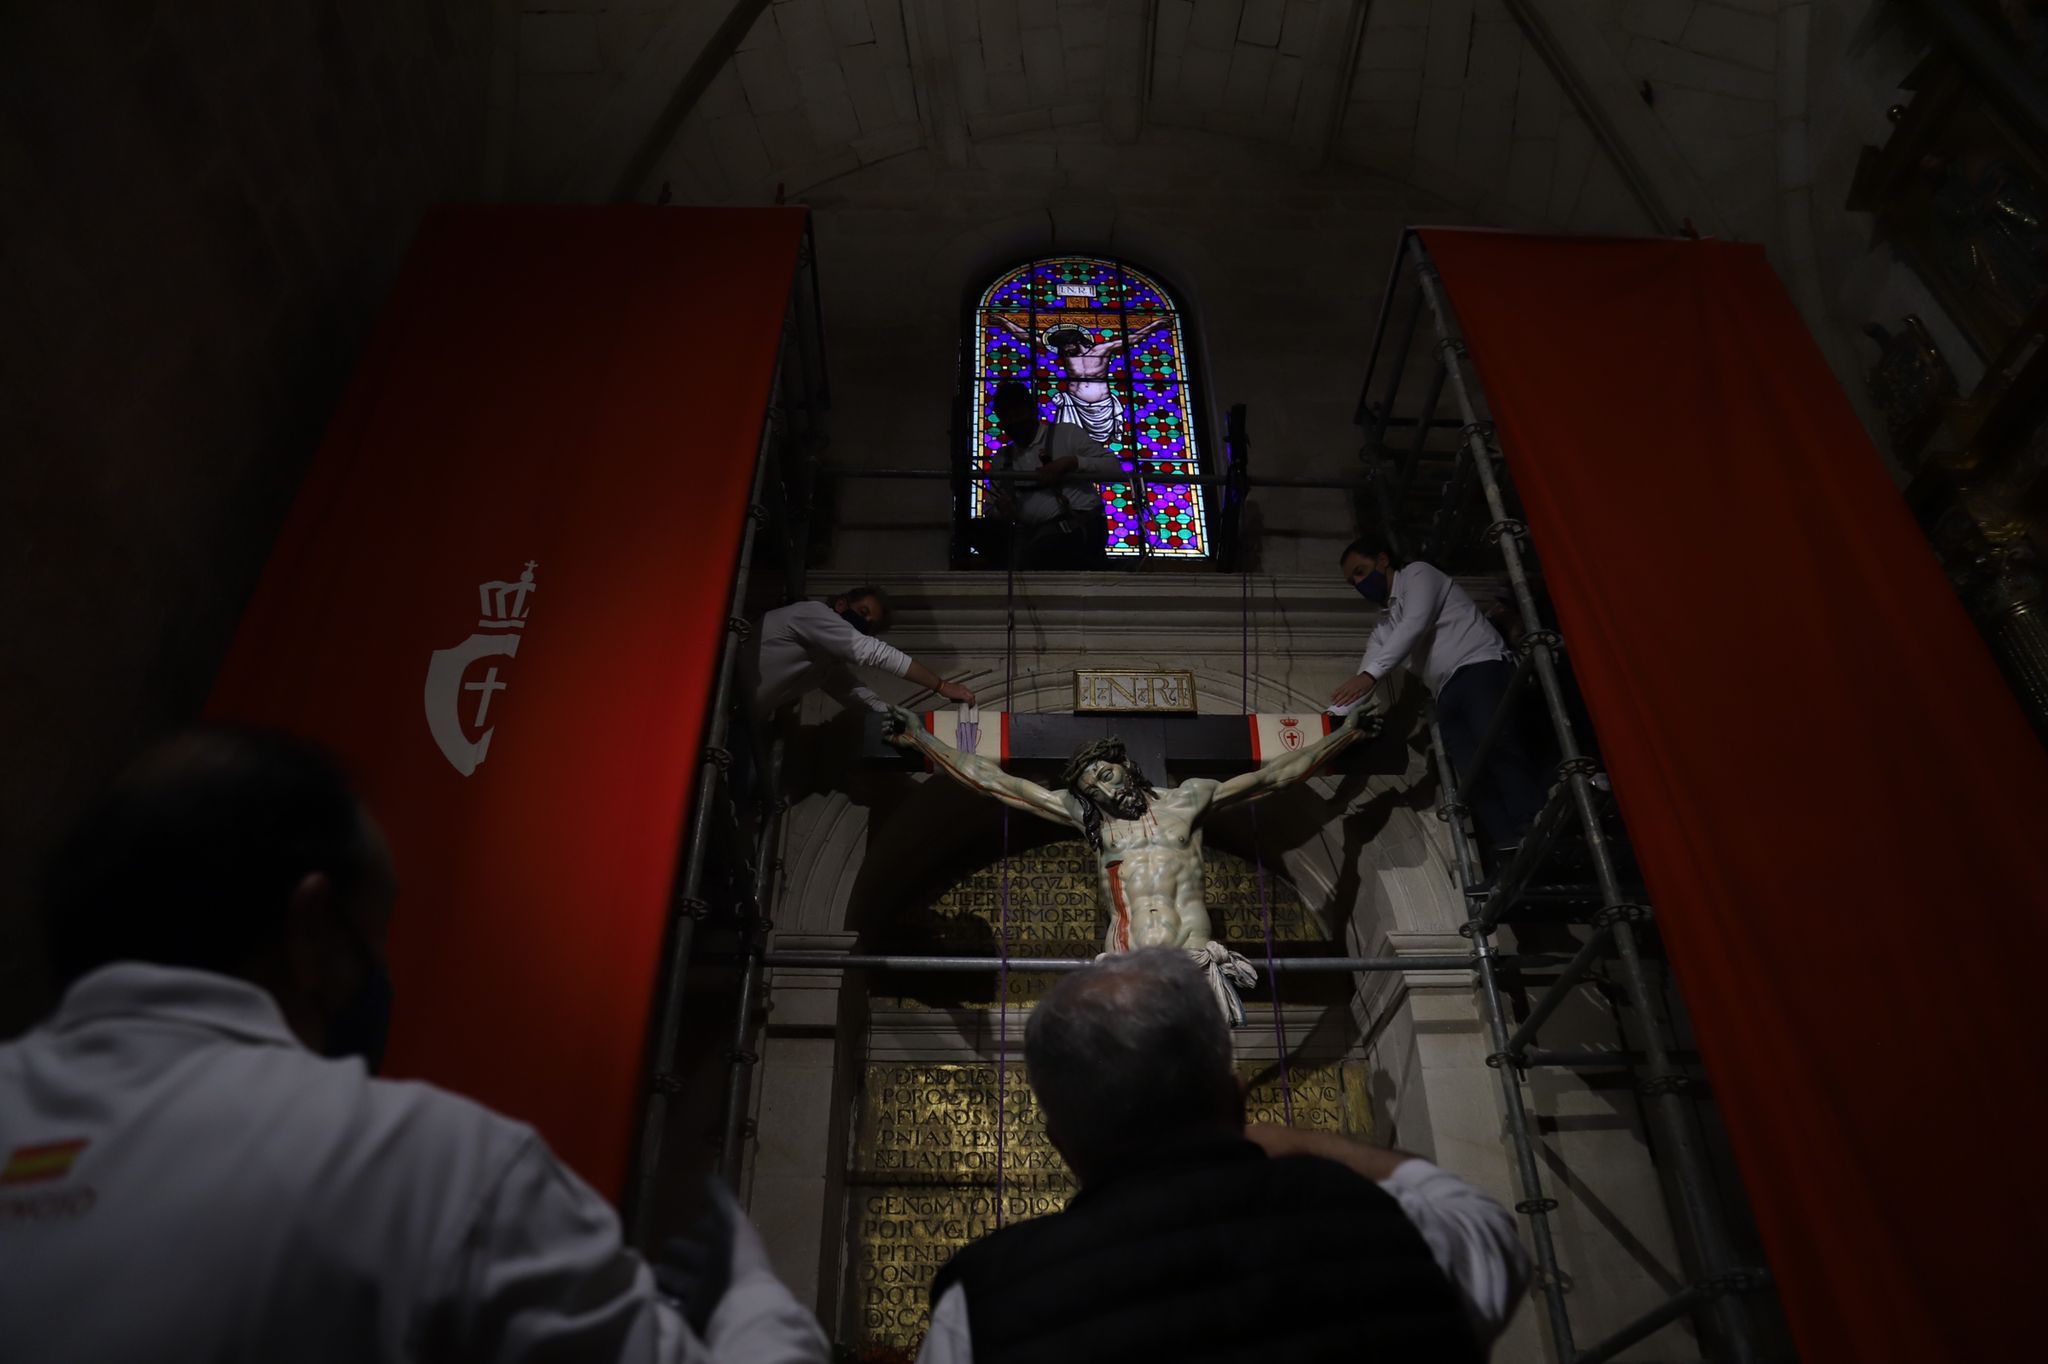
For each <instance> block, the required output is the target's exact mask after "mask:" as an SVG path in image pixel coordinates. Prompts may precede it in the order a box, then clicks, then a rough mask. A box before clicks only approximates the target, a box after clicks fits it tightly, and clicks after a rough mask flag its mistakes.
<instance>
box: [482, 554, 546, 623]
mask: <svg viewBox="0 0 2048 1364" xmlns="http://www.w3.org/2000/svg"><path fill="white" fill-rule="evenodd" d="M539 567H540V564H539V563H537V562H536V561H534V560H532V559H528V560H527V561H526V571H525V572H524V573H522V574H520V575H519V581H518V582H516V583H479V584H477V589H476V591H477V599H478V600H479V601H480V602H482V604H483V613H484V614H483V619H481V620H479V621H478V622H477V623H476V625H477V628H478V629H479V630H523V629H525V628H526V599H527V597H528V596H529V595H531V594H532V592H533V570H535V569H536V568H539Z"/></svg>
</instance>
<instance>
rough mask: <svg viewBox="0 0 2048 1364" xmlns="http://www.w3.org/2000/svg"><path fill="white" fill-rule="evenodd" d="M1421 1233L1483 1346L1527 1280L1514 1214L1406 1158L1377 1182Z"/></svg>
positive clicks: (1512, 1307)
mask: <svg viewBox="0 0 2048 1364" xmlns="http://www.w3.org/2000/svg"><path fill="white" fill-rule="evenodd" d="M1380 1187H1381V1188H1382V1189H1385V1190H1386V1191H1387V1192H1388V1193H1390V1194H1392V1195H1393V1196H1394V1199H1395V1201H1396V1202H1398V1203H1399V1204H1400V1205H1401V1211H1402V1212H1404V1213H1406V1214H1407V1215H1408V1220H1409V1221H1410V1222H1412V1223H1414V1224H1415V1229H1416V1230H1417V1231H1419V1232H1421V1233H1422V1239H1423V1241H1424V1242H1426V1243H1427V1244H1428V1246H1429V1253H1430V1256H1431V1258H1433V1259H1434V1260H1435V1261H1436V1263H1437V1267H1438V1268H1439V1269H1441V1270H1443V1272H1444V1274H1445V1276H1446V1277H1448V1278H1449V1279H1450V1281H1451V1285H1452V1287H1454V1288H1456V1289H1457V1290H1458V1297H1459V1299H1460V1300H1461V1301H1462V1302H1463V1303H1464V1305H1465V1314H1466V1317H1467V1318H1468V1319H1469V1320H1470V1321H1471V1323H1472V1329H1473V1330H1474V1331H1475V1332H1477V1333H1478V1336H1479V1341H1480V1344H1481V1345H1482V1346H1484V1345H1488V1344H1491V1343H1492V1342H1493V1340H1494V1338H1495V1337H1496V1336H1498V1335H1499V1334H1500V1333H1501V1330H1502V1329H1503V1328H1504V1327H1505V1326H1506V1325H1507V1324H1508V1318H1509V1317H1510V1316H1512V1315H1513V1314H1514V1310H1515V1304H1516V1303H1518V1302H1520V1301H1521V1298H1522V1292H1523V1290H1524V1289H1526V1288H1527V1287H1528V1285H1529V1252H1528V1251H1526V1250H1524V1249H1523V1248H1522V1242H1521V1238H1520V1237H1518V1236H1517V1235H1516V1234H1515V1219H1514V1215H1513V1214H1512V1213H1510V1212H1509V1211H1508V1210H1507V1209H1506V1208H1503V1207H1502V1206H1501V1205H1500V1204H1499V1203H1496V1202H1495V1201H1494V1200H1493V1199H1491V1198H1489V1197H1488V1196H1487V1195H1485V1194H1483V1193H1481V1192H1480V1191H1479V1190H1478V1189H1475V1188H1473V1187H1472V1186H1471V1185H1470V1184H1467V1183H1466V1182H1465V1181H1464V1180H1462V1179H1460V1178H1458V1177H1457V1176H1456V1175H1454V1174H1452V1173H1450V1172H1449V1171H1448V1170H1441V1169H1438V1168H1437V1167H1436V1166H1434V1165H1432V1164H1430V1163H1429V1162H1428V1161H1426V1160H1421V1159H1418V1158H1415V1157H1410V1158H1409V1159H1407V1160H1404V1161H1402V1162H1401V1163H1400V1164H1399V1165H1398V1166H1396V1167H1395V1168H1394V1173H1393V1174H1391V1175H1389V1176H1388V1177H1387V1178H1386V1179H1384V1180H1382V1181H1380Z"/></svg>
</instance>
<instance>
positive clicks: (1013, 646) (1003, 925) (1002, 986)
mask: <svg viewBox="0 0 2048 1364" xmlns="http://www.w3.org/2000/svg"><path fill="white" fill-rule="evenodd" d="M1004 576H1005V582H1004V586H1003V591H1004V603H1003V606H1004V612H1005V615H1006V617H1007V626H1006V630H1005V635H1004V640H1003V704H1004V705H1005V706H1009V705H1011V704H1013V698H1014V697H1015V695H1016V690H1017V566H1016V563H1015V560H1014V555H1013V557H1012V562H1011V564H1010V567H1009V570H1008V572H1007V573H1006V574H1005V575H1004ZM1000 751H1001V750H1000V746H999V747H998V753H999V754H1000ZM1000 903H1001V911H1000V913H1001V919H1000V929H999V933H998V936H997V939H996V1229H997V1230H998V1231H1000V1230H1001V1229H1002V1226H1003V1213H1004V1209H1003V1165H1004V1159H1003V1152H1004V1149H1005V1146H1004V1137H1005V1135H1006V1125H1007V1124H1006V1122H1005V1119H1004V1116H1003V1113H1004V1104H1005V1100H1006V1099H1007V1097H1008V1091H1009V1084H1010V807H1009V806H1007V805H1005V806H1004V807H1003V870H1002V895H1001V897H1000Z"/></svg>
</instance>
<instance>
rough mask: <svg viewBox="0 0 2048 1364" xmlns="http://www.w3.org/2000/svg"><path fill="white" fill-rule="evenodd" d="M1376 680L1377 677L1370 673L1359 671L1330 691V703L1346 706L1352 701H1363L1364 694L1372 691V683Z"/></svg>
mask: <svg viewBox="0 0 2048 1364" xmlns="http://www.w3.org/2000/svg"><path fill="white" fill-rule="evenodd" d="M1377 681H1379V679H1378V678H1376V677H1374V676H1373V675H1372V674H1371V673H1360V674H1359V675H1358V676H1356V677H1354V678H1352V679H1351V680H1350V681H1349V682H1346V683H1345V684H1344V685H1343V686H1341V687H1339V688H1337V690H1335V691H1333V692H1331V693H1330V704H1331V705H1333V706H1348V705H1351V704H1352V703H1353V702H1357V701H1363V700H1364V699H1365V698H1366V695H1367V694H1368V693H1369V692H1371V691H1372V688H1373V684H1374V683H1375V682H1377Z"/></svg>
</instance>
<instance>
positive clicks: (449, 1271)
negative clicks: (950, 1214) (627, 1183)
mask: <svg viewBox="0 0 2048 1364" xmlns="http://www.w3.org/2000/svg"><path fill="white" fill-rule="evenodd" d="M0 1161H5V1162H6V1163H5V1164H4V1165H0V1357H5V1358H6V1359H9V1360H22V1361H30V1360H33V1361H37V1364H44V1362H45V1361H49V1362H51V1364H56V1362H59V1361H72V1360H75V1361H79V1362H80V1364H126V1362H127V1361H160V1360H187V1359H189V1360H201V1359H203V1360H213V1361H244V1360H246V1361H251V1362H252V1364H254V1362H255V1361H264V1362H265V1364H269V1362H270V1361H286V1360H289V1361H294V1364H297V1362H299V1361H325V1360H333V1361H337V1364H339V1362H340V1361H386V1360H491V1361H510V1360H528V1359H539V1358H542V1357H545V1358H548V1359H572V1358H573V1359H577V1360H605V1361H610V1360H634V1361H647V1364H667V1362H668V1361H700V1360H712V1359H718V1360H759V1361H771V1360H774V1361H783V1360H786V1361H823V1360H824V1359H825V1358H826V1357H827V1351H826V1345H825V1340H824V1337H823V1336H822V1334H820V1332H819V1330H818V1326H817V1323H816V1322H815V1321H814V1320H813V1319H812V1318H811V1315H810V1314H809V1313H808V1312H806V1311H805V1310H804V1309H803V1308H802V1307H801V1306H799V1305H798V1304H797V1303H796V1301H795V1299H794V1298H792V1297H791V1296H790V1293H789V1290H788V1289H787V1288H785V1287H783V1285H782V1284H781V1283H780V1282H778V1281H777V1280H776V1279H775V1277H774V1275H773V1274H772V1273H771V1272H770V1271H769V1270H768V1267H767V1259H766V1255H765V1253H763V1252H762V1250H761V1245H760V1240H759V1238H758V1237H756V1236H755V1235H754V1233H753V1231H752V1229H751V1228H749V1227H748V1226H747V1225H746V1223H745V1219H744V1218H739V1219H738V1227H737V1230H738V1237H739V1240H738V1243H736V1245H735V1248H734V1257H733V1275H732V1279H733V1282H732V1288H731V1290H730V1291H729V1292H728V1293H727V1294H726V1296H725V1298H724V1299H723V1300H722V1301H721V1302H720V1304H719V1306H718V1307H717V1309H716V1310H715V1311H714V1313H713V1314H712V1317H711V1320H710V1323H709V1327H708V1332H707V1334H708V1336H709V1343H708V1346H707V1343H706V1342H705V1341H703V1340H699V1339H698V1338H697V1336H696V1335H694V1334H693V1333H692V1332H691V1331H690V1328H689V1327H688V1326H687V1325H685V1324H684V1323H683V1321H682V1320H681V1318H680V1317H678V1316H677V1315H676V1313H675V1312H674V1311H672V1310H671V1309H670V1308H669V1306H668V1305H667V1304H666V1302H665V1301H664V1300H662V1299H661V1298H659V1297H658V1296H657V1294H656V1291H655V1286H654V1282H653V1278H652V1276H651V1274H650V1273H649V1271H648V1268H647V1265H646V1264H645V1263H644V1262H643V1261H642V1260H641V1259H640V1258H639V1257H638V1256H637V1255H635V1254H633V1253H632V1252H631V1251H630V1250H627V1249H626V1248H625V1247H624V1246H623V1245H622V1244H621V1243H620V1239H619V1226H618V1220H617V1218H615V1217H614V1216H613V1214H612V1210H611V1207H610V1206H609V1205H608V1204H607V1203H606V1202H605V1201H604V1200H603V1199H602V1198H600V1197H598V1195H597V1194H596V1193H595V1192H593V1191H592V1190H591V1188H590V1187H589V1186H588V1185H586V1184H585V1183H583V1181H582V1180H580V1179H578V1178H577V1177H576V1176H575V1175H574V1174H572V1173H571V1172H570V1171H569V1170H568V1169H567V1168H565V1167H564V1166H563V1165H562V1164H561V1163H560V1162H559V1161H557V1160H556V1159H555V1158H554V1157H553V1156H552V1155H551V1154H549V1152H548V1149H547V1146H546V1145H545V1144H544V1143H543V1142H542V1141H541V1139H540V1138H539V1136H538V1135H536V1134H535V1133H534V1132H533V1130H532V1129H531V1128H528V1127H525V1126H522V1125H521V1124H519V1123H515V1122H511V1121H508V1120H507V1119H505V1118H501V1117H499V1116H498V1115H496V1114H494V1113H492V1112H490V1111H488V1110H487V1109H484V1108H482V1107H479V1106H478V1105H476V1104H473V1103H471V1102H469V1101H468V1100H466V1099H462V1098H458V1097H456V1096H455V1095H453V1094H449V1093H445V1092H443V1091H441V1090H438V1089H435V1088H434V1087H432V1086H431V1085H425V1084H419V1083H414V1082H394V1081H388V1080H375V1079H372V1078H370V1076H369V1074H368V1073H367V1071H366V1070H365V1069H364V1067H363V1064H362V1062H361V1061H357V1060H344V1061H330V1060H325V1059H323V1058H321V1057H319V1056H316V1055H314V1054H313V1053H312V1052H310V1051H308V1050H307V1049H306V1048H305V1047H304V1046H302V1045H301V1044H300V1043H299V1042H298V1040H297V1039H296V1038H295V1037H294V1036H293V1035H292V1033H291V1031H290V1029H289V1028H287V1027H286V1025H285V1021H284V1017H283V1015H282V1014H280V1013H279V1011H278V1008H277V1005H276V1003H275V1002H274V1001H273V1000H272V999H271V997H270V996H269V995H268V994H266V993H264V992H263V991H262V990H260V989H258V988H257V987H256V986H254V985H251V984H248V983H246V982H244V981H240V980H234V979H231V978H229V977H226V976H219V975H213V974H211V973H208V972H203V971H187V970H177V969H172V968H168V967H160V966H150V965H144V964H142V963H138V962H122V963H117V964H115V965H112V966H108V967H104V968H102V969H100V970H98V971H95V972H93V973H92V974H90V975H88V976H86V977H85V978H84V979H82V980H80V981H78V982H77V983H76V984H75V985H73V986H72V988H71V989H70V991H69V992H68V993H66V995H65V996H64V999H63V1002H62V1004H60V1005H59V1007H58V1009H57V1011H56V1013H55V1014H54V1015H53V1016H52V1017H51V1018H50V1019H49V1020H48V1021H46V1022H45V1023H44V1024H43V1025H42V1026H41V1027H39V1028H37V1029H36V1030H35V1031H33V1032H31V1033H29V1034H28V1035H27V1036H25V1037H23V1038H21V1039H19V1040H18V1041H16V1042H13V1043H10V1044H8V1045H6V1046H0Z"/></svg>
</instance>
